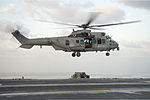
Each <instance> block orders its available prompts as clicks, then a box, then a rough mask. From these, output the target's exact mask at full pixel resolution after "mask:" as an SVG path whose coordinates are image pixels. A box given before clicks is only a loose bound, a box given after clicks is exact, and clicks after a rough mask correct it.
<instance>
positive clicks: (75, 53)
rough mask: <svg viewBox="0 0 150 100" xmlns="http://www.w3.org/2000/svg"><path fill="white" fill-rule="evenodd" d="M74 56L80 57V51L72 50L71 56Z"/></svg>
mask: <svg viewBox="0 0 150 100" xmlns="http://www.w3.org/2000/svg"><path fill="white" fill-rule="evenodd" d="M75 56H77V57H80V56H81V53H80V52H73V53H72V57H75Z"/></svg>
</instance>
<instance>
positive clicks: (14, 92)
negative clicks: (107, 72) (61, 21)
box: [0, 78, 150, 100]
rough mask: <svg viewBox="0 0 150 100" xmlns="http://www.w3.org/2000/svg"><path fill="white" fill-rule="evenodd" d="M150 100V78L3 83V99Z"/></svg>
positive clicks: (0, 82)
mask: <svg viewBox="0 0 150 100" xmlns="http://www.w3.org/2000/svg"><path fill="white" fill-rule="evenodd" d="M50 99H150V79H136V78H135V79H125V78H124V79H121V78H120V79H118V78H113V79H47V80H46V79H45V80H44V79H42V80H40V79H32V80H9V79H1V80H0V100H50Z"/></svg>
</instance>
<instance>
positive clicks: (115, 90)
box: [29, 89, 150, 94]
mask: <svg viewBox="0 0 150 100" xmlns="http://www.w3.org/2000/svg"><path fill="white" fill-rule="evenodd" d="M127 91H134V92H136V91H150V89H111V90H80V91H48V92H29V94H55V93H56V94H57V93H58V94H59V93H82V92H127Z"/></svg>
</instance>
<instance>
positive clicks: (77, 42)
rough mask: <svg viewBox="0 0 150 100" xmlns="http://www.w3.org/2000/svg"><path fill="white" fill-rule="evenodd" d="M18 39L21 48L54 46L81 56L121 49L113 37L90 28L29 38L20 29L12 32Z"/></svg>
mask: <svg viewBox="0 0 150 100" xmlns="http://www.w3.org/2000/svg"><path fill="white" fill-rule="evenodd" d="M12 34H13V35H14V36H15V37H16V38H17V39H18V41H20V42H21V44H22V45H21V46H20V47H21V48H26V49H30V48H32V47H33V46H34V45H38V46H40V47H42V46H53V47H54V49H55V50H63V51H65V52H73V54H72V56H73V57H74V56H76V55H77V56H80V55H81V54H79V53H80V52H88V51H96V52H97V51H107V53H106V55H107V56H109V54H108V52H109V51H110V50H114V49H117V50H119V45H118V43H117V42H116V41H114V40H112V39H111V37H109V36H108V35H105V33H104V32H91V31H90V30H78V31H74V32H72V34H71V35H69V36H63V37H53V38H35V39H28V38H26V37H24V36H23V35H21V34H20V32H19V31H17V30H16V31H15V32H13V33H12ZM76 53H77V54H76Z"/></svg>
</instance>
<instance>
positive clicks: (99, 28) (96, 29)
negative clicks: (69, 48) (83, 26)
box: [89, 27, 106, 30]
mask: <svg viewBox="0 0 150 100" xmlns="http://www.w3.org/2000/svg"><path fill="white" fill-rule="evenodd" d="M89 29H93V30H106V29H103V28H93V27H90V28H89Z"/></svg>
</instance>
